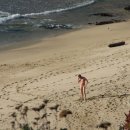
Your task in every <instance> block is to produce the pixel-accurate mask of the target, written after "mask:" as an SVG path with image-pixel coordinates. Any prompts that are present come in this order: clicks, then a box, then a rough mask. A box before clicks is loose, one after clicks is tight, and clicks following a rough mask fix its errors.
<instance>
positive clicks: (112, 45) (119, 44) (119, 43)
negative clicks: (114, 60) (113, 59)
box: [108, 41, 125, 47]
mask: <svg viewBox="0 0 130 130" xmlns="http://www.w3.org/2000/svg"><path fill="white" fill-rule="evenodd" d="M123 45H125V41H121V42H116V43H111V44H109V45H108V47H117V46H123Z"/></svg>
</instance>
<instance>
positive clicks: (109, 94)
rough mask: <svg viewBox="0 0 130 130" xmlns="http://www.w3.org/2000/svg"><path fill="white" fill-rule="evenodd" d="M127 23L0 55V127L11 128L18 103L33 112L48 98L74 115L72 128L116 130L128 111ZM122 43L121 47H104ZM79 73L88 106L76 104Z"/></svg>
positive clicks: (129, 32)
mask: <svg viewBox="0 0 130 130" xmlns="http://www.w3.org/2000/svg"><path fill="white" fill-rule="evenodd" d="M129 25H130V21H128V22H122V23H116V24H109V25H103V26H96V27H93V28H90V29H83V30H79V31H75V32H71V33H68V34H64V35H61V36H57V37H54V38H50V39H45V40H42V41H41V42H40V43H37V44H35V45H32V46H28V47H22V48H17V49H12V50H9V51H4V52H1V53H0V83H1V84H0V90H1V91H0V117H1V119H0V128H1V129H2V130H5V129H7V128H10V120H11V119H10V117H9V115H10V113H12V112H13V111H15V109H14V108H15V106H16V105H17V104H19V103H22V104H24V105H26V106H29V107H30V108H31V107H33V106H36V105H37V104H40V103H41V102H42V101H43V99H45V98H47V99H49V100H50V101H51V102H53V103H58V104H61V108H60V110H62V109H65V108H69V109H70V110H71V111H72V112H73V114H72V115H71V116H69V117H68V121H69V124H70V125H71V129H72V130H75V129H77V130H81V129H84V130H85V129H87V130H96V129H97V128H96V126H97V125H98V124H100V123H101V122H102V121H108V122H110V123H111V124H112V126H111V127H110V130H116V129H119V125H120V124H122V123H123V122H124V119H125V116H124V112H126V113H128V111H129V108H130V86H129V85H130V26H129ZM122 40H124V41H125V42H126V43H127V44H126V45H125V46H121V47H116V48H108V44H109V43H112V42H118V41H122ZM79 73H80V74H83V75H84V76H86V77H87V78H88V80H89V84H88V86H87V89H86V91H87V101H86V102H80V101H78V99H79V86H78V84H77V74H79ZM60 110H59V111H60ZM30 113H31V112H30ZM31 117H32V116H31ZM32 118H33V117H32ZM58 125H59V126H58V127H59V128H62V127H65V126H64V125H67V124H64V123H63V122H62V120H61V121H60V123H59V124H58ZM66 127H67V126H66Z"/></svg>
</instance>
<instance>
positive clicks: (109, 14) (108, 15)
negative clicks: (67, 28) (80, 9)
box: [92, 13, 113, 17]
mask: <svg viewBox="0 0 130 130" xmlns="http://www.w3.org/2000/svg"><path fill="white" fill-rule="evenodd" d="M92 15H95V16H103V17H113V14H111V13H95V14H92Z"/></svg>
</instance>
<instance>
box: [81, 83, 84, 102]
mask: <svg viewBox="0 0 130 130" xmlns="http://www.w3.org/2000/svg"><path fill="white" fill-rule="evenodd" d="M83 88H84V87H83V85H81V86H80V93H81V99H82V100H83V99H84V98H83V94H84V93H83Z"/></svg>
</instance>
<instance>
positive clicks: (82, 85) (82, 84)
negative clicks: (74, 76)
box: [78, 74, 88, 100]
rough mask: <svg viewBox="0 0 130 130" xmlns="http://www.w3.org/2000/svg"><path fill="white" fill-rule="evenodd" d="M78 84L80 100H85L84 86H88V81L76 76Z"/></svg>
mask: <svg viewBox="0 0 130 130" xmlns="http://www.w3.org/2000/svg"><path fill="white" fill-rule="evenodd" d="M78 83H79V85H80V92H81V99H82V100H83V99H84V100H86V91H85V89H86V85H87V84H88V80H87V78H86V77H83V76H81V75H80V74H79V75H78Z"/></svg>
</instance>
